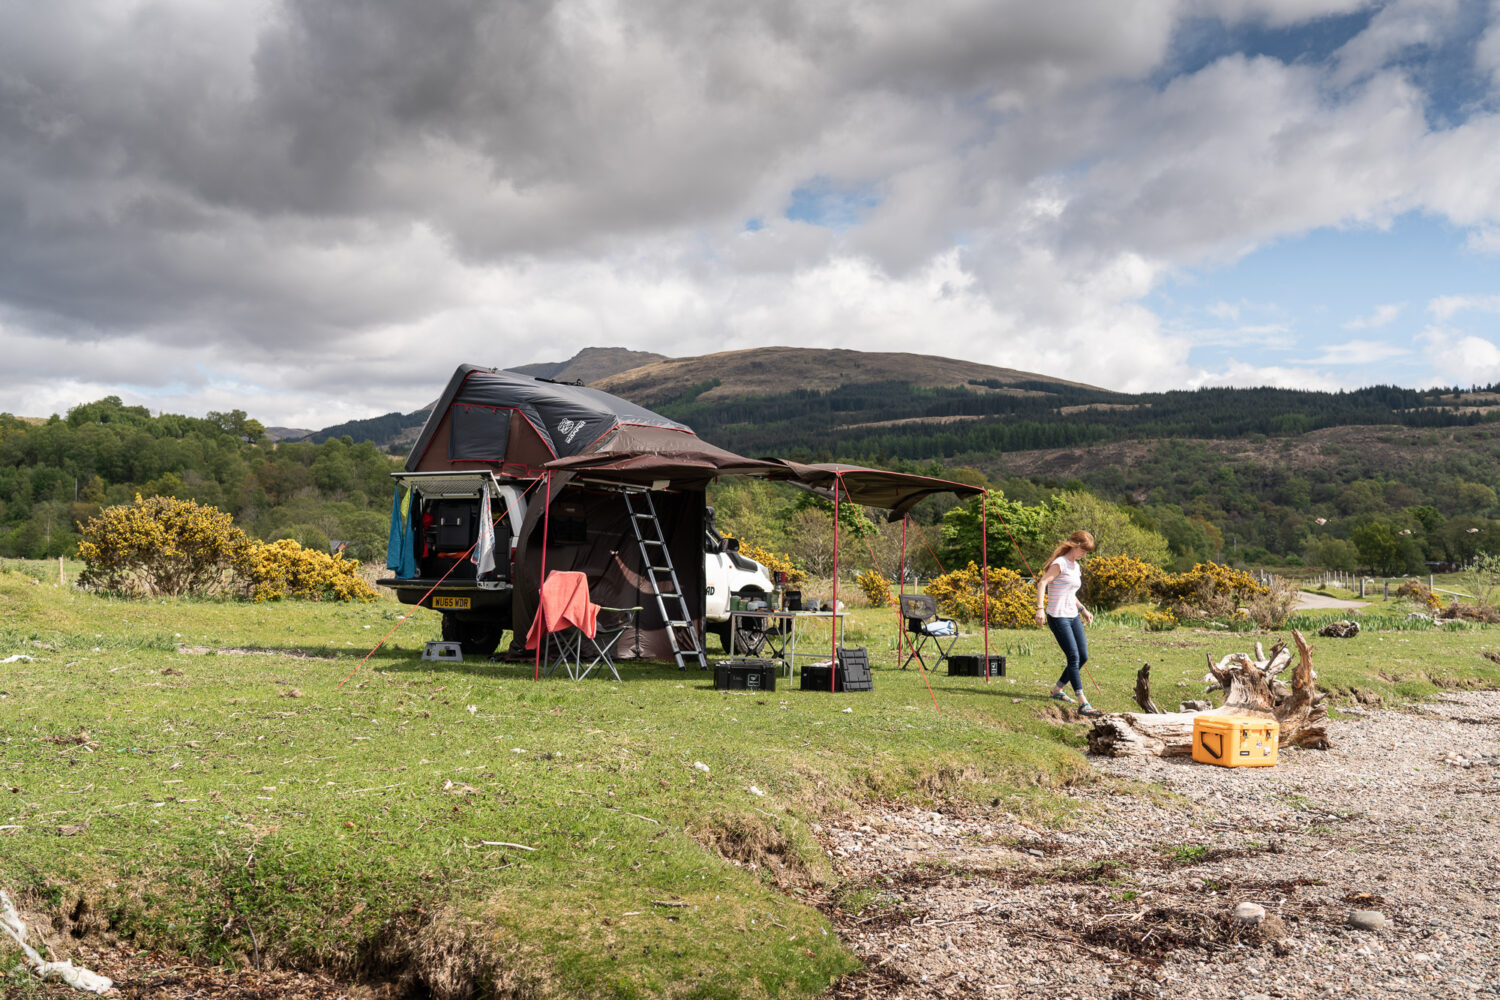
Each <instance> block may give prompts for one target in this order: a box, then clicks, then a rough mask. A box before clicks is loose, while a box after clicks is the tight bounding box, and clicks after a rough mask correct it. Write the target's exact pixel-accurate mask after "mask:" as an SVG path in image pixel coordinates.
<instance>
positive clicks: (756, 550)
mask: <svg viewBox="0 0 1500 1000" xmlns="http://www.w3.org/2000/svg"><path fill="white" fill-rule="evenodd" d="M740 555H742V556H744V557H746V558H747V559H754V560H755V561H756V562H758V563H760V564H761V565H762V566H764V567H765V568H766V569H768V570H770V571H771V573H772V574H773V576H774V574H776V573H785V574H786V582H787V583H801V582H802V581H803V580H805V579H806V578H807V574H806V573H804V572H802V571H801V570H800V569H798V568H797V567H796V566H794V565H792V559H791V556H786V555H782V554H781V553H780V552H772V551H771V550H770V549H768V548H765V547H764V546H760V545H756V544H755V543H754V542H747V541H745V540H744V539H743V538H741V539H740Z"/></svg>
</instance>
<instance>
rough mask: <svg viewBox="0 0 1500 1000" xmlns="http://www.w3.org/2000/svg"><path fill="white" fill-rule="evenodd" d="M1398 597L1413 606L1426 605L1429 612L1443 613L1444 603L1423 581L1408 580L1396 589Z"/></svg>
mask: <svg viewBox="0 0 1500 1000" xmlns="http://www.w3.org/2000/svg"><path fill="white" fill-rule="evenodd" d="M1396 596H1397V597H1398V598H1405V599H1406V600H1408V601H1411V602H1412V603H1413V604H1421V605H1424V606H1425V607H1426V608H1427V610H1428V611H1441V610H1442V607H1443V602H1442V601H1441V600H1439V599H1438V596H1437V595H1436V594H1434V593H1433V592H1432V588H1431V587H1429V586H1427V584H1425V583H1423V582H1422V581H1421V580H1407V581H1406V582H1405V583H1403V584H1401V586H1399V587H1397V588H1396Z"/></svg>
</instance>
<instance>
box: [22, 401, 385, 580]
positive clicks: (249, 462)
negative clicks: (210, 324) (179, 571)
mask: <svg viewBox="0 0 1500 1000" xmlns="http://www.w3.org/2000/svg"><path fill="white" fill-rule="evenodd" d="M395 467H396V463H395V462H394V460H393V459H392V458H391V457H390V456H389V455H386V454H384V453H382V452H381V450H380V449H379V448H377V447H376V446H375V445H373V444H371V443H369V442H361V443H355V442H354V441H353V439H351V438H348V437H345V438H340V439H333V440H330V441H325V442H323V443H322V444H311V443H288V442H283V443H281V444H279V445H272V444H271V443H270V442H268V441H267V440H266V437H265V430H264V428H263V427H262V426H261V424H260V423H259V422H257V421H255V420H253V419H250V418H248V417H247V416H246V415H245V414H244V413H243V412H241V411H239V410H235V411H233V412H231V413H212V414H209V415H208V417H206V418H201V419H200V418H195V417H184V416H178V415H175V414H167V415H163V416H157V417H153V416H152V415H151V413H150V411H148V410H147V409H145V408H144V407H140V406H125V405H123V404H122V403H121V402H120V400H119V399H118V398H116V397H113V396H111V397H109V398H107V399H103V400H100V401H98V402H95V403H86V404H84V405H81V406H77V407H74V408H73V409H72V410H70V411H69V412H68V415H67V416H66V417H53V418H52V419H50V420H48V421H45V422H42V423H34V422H30V421H24V420H20V419H17V418H15V417H12V416H10V415H5V414H0V555H4V556H13V557H14V556H20V557H27V558H41V557H47V556H57V555H69V554H72V553H73V552H74V551H76V549H77V543H78V534H77V530H78V526H79V525H81V524H82V523H84V522H85V521H87V520H88V518H90V517H92V516H93V515H94V514H96V513H97V512H98V511H99V510H101V509H102V508H103V507H105V506H108V505H111V504H117V503H126V502H128V501H130V500H131V499H132V498H133V497H134V495H135V494H136V493H141V494H143V495H148V496H149V495H152V494H165V495H171V496H176V497H180V498H184V499H192V500H197V501H199V502H201V503H207V504H212V505H214V506H215V507H218V508H219V509H221V510H224V511H227V512H229V513H231V514H233V515H234V516H235V518H236V520H237V521H238V522H239V524H240V525H241V527H243V528H244V529H245V530H246V531H248V532H249V533H250V534H252V535H254V536H256V537H259V538H263V539H267V540H270V539H276V538H295V539H296V540H298V541H299V542H302V543H303V544H304V545H307V546H309V547H316V548H322V549H324V550H326V549H327V547H328V545H329V543H330V542H331V541H346V542H349V551H350V553H351V554H353V555H357V556H360V557H363V558H375V557H383V555H384V552H385V540H386V533H387V528H388V517H389V511H390V496H391V492H390V491H391V483H390V478H389V473H390V472H391V471H393V470H394V469H395Z"/></svg>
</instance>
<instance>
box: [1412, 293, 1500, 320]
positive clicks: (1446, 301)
mask: <svg viewBox="0 0 1500 1000" xmlns="http://www.w3.org/2000/svg"><path fill="white" fill-rule="evenodd" d="M1427 311H1428V312H1429V313H1431V314H1432V318H1433V319H1435V320H1437V321H1438V322H1439V323H1446V322H1447V321H1448V320H1450V319H1452V318H1453V317H1454V316H1456V315H1458V314H1459V313H1461V312H1500V295H1441V296H1439V297H1437V298H1435V299H1433V300H1432V301H1431V302H1428V303H1427Z"/></svg>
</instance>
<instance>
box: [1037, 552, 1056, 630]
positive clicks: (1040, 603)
mask: <svg viewBox="0 0 1500 1000" xmlns="http://www.w3.org/2000/svg"><path fill="white" fill-rule="evenodd" d="M1061 572H1062V567H1060V566H1058V565H1057V563H1056V562H1053V563H1052V565H1050V566H1048V567H1047V568H1046V570H1044V571H1043V572H1042V576H1041V579H1039V580H1037V582H1036V616H1037V619H1038V621H1039V622H1045V621H1046V620H1047V584H1049V583H1051V582H1052V581H1053V580H1056V579H1057V574H1058V573H1061Z"/></svg>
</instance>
